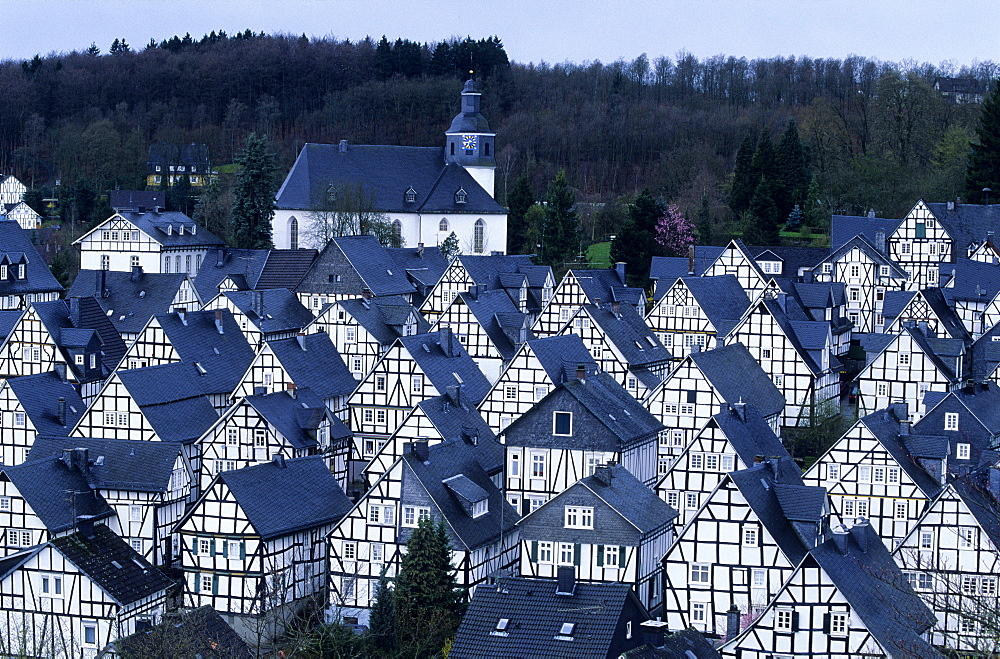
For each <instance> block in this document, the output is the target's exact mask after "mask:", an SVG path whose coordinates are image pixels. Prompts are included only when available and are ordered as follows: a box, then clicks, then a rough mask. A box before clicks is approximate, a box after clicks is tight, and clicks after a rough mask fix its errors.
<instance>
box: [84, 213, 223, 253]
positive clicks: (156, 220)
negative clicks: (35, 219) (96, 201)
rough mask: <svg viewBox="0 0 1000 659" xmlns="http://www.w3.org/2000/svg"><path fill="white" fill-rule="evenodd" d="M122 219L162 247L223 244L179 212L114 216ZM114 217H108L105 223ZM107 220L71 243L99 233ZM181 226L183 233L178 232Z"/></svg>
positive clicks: (119, 214) (193, 246)
mask: <svg viewBox="0 0 1000 659" xmlns="http://www.w3.org/2000/svg"><path fill="white" fill-rule="evenodd" d="M115 215H118V216H119V217H121V218H122V219H124V220H127V221H128V222H131V223H132V224H133V225H134V226H135V227H136V228H137V229H139V230H140V231H142V232H143V233H145V234H146V235H147V236H149V237H150V238H152V239H153V240H155V241H156V242H157V243H159V244H160V245H163V246H164V247H174V248H185V247H189V248H195V247H215V246H218V245H224V244H225V243H224V242H223V241H222V240H220V239H219V237H218V236H216V235H215V234H213V233H212V232H211V231H209V230H208V229H205V228H204V227H202V226H201V225H199V224H198V223H197V222H195V221H194V220H192V219H191V218H190V217H188V216H187V215H185V214H184V213H181V212H180V211H161V212H159V213H155V212H154V213H134V212H130V211H121V212H118V213H115ZM112 218H114V215H112V216H111V217H110V218H108V220H110V219H112ZM108 220H105V221H104V222H101V223H100V224H98V225H97V226H96V227H94V228H93V229H91V230H90V231H88V232H87V233H85V234H83V235H82V236H80V237H79V238H77V239H76V240H74V241H73V244H74V245H76V244H78V243H80V242H82V241H83V240H84V239H85V238H87V237H88V236H90V235H91V234H92V233H94V232H96V231H103V230H104V228H103V227H104V225H105V224H107V222H108ZM181 227H183V230H184V233H181Z"/></svg>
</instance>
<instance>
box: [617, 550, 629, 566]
mask: <svg viewBox="0 0 1000 659" xmlns="http://www.w3.org/2000/svg"><path fill="white" fill-rule="evenodd" d="M626 549H628V547H619V548H618V567H620V568H624V567H625V550H626Z"/></svg>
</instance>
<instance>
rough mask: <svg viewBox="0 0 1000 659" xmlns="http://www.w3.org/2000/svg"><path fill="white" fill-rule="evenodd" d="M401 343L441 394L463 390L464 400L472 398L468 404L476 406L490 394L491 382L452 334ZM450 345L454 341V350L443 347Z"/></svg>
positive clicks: (433, 334)
mask: <svg viewBox="0 0 1000 659" xmlns="http://www.w3.org/2000/svg"><path fill="white" fill-rule="evenodd" d="M397 341H398V342H399V343H400V344H401V345H402V347H403V348H404V349H405V350H406V352H407V353H408V354H409V355H410V357H411V358H412V359H413V360H414V361H415V362H416V363H417V365H418V366H419V367H420V370H421V371H422V372H423V374H424V376H425V377H426V378H428V379H429V380H430V382H431V383H432V384H433V385H434V388H435V389H437V390H438V391H447V389H448V387H454V386H461V388H462V394H461V395H462V397H463V398H465V397H466V396H468V400H471V401H473V402H475V403H476V404H478V403H479V402H480V401H482V400H483V399H484V398H486V394H488V393H489V392H490V381H489V380H487V379H486V376H485V375H483V373H482V371H480V370H479V367H478V366H476V362H475V361H473V359H472V357H470V356H469V353H468V352H466V351H465V348H464V347H463V346H462V344H461V342H460V341H459V340H458V338H457V337H456V336H455V335H454V334H453V333H451V332H450V331H448V332H445V331H443V330H440V331H437V332H428V333H427V334H417V335H415V336H401V337H399V338H398V339H397ZM447 341H450V348H449V347H448V345H443V343H444V342H447ZM445 350H448V352H447V353H446V352H445ZM449 355H450V356H449Z"/></svg>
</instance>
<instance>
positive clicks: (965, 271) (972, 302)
mask: <svg viewBox="0 0 1000 659" xmlns="http://www.w3.org/2000/svg"><path fill="white" fill-rule="evenodd" d="M941 293H942V294H943V295H944V298H945V299H946V300H947V303H948V306H949V307H950V308H951V309H954V311H955V314H956V315H957V316H958V317H959V318H960V319H961V320H962V324H963V325H964V326H965V329H966V330H967V331H968V333H969V334H971V335H972V337H973V338H978V337H980V336H982V335H983V333H984V332H986V331H987V330H988V329H990V328H991V327H993V325H995V324H996V323H997V321H998V320H1000V314H998V312H1000V267H998V266H997V264H996V263H993V262H992V261H991V262H989V263H980V262H977V261H972V260H969V259H961V258H960V259H956V260H955V263H947V264H942V265H941ZM956 338H957V337H956Z"/></svg>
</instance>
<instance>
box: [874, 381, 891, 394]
mask: <svg viewBox="0 0 1000 659" xmlns="http://www.w3.org/2000/svg"><path fill="white" fill-rule="evenodd" d="M875 389H876V394H875V395H877V396H888V395H889V385H888V384H886V383H885V382H879V383H878V386H877V387H876V388H875Z"/></svg>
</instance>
